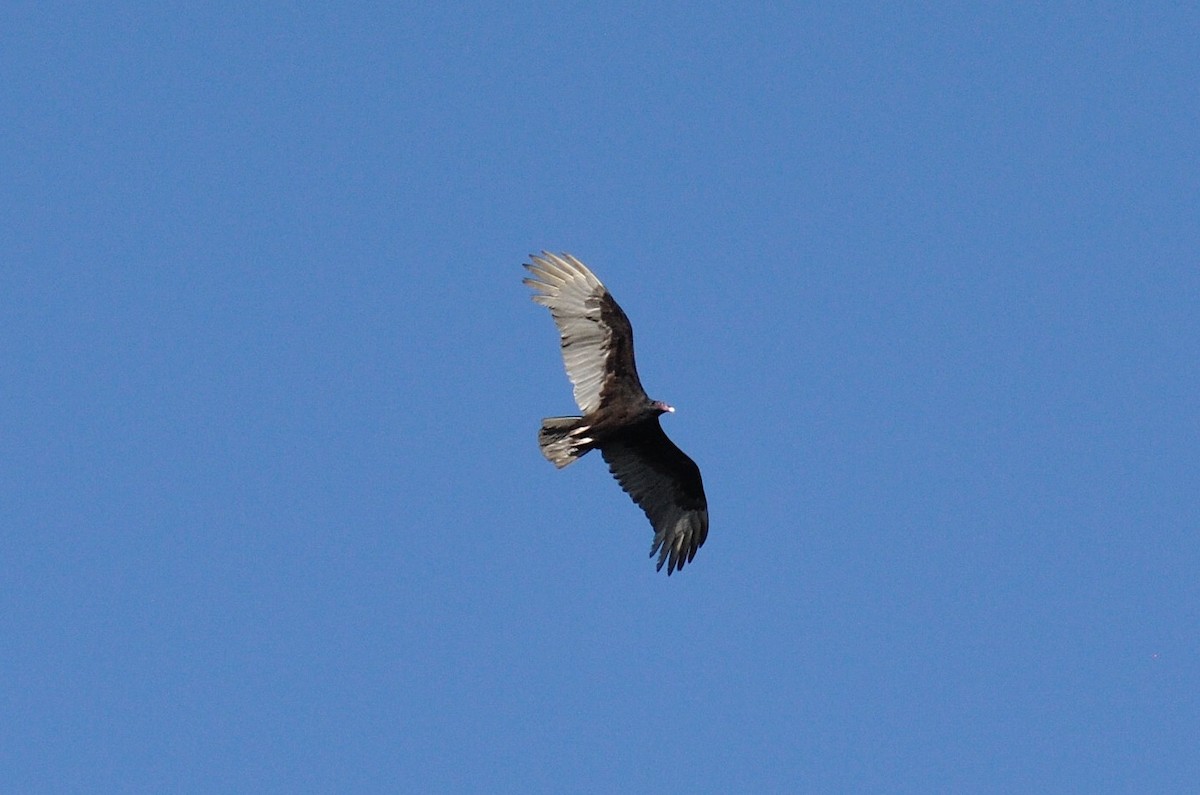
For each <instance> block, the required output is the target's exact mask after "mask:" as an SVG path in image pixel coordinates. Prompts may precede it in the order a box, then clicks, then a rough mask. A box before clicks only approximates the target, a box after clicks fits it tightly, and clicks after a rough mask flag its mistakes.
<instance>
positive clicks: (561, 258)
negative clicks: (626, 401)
mask: <svg viewBox="0 0 1200 795" xmlns="http://www.w3.org/2000/svg"><path fill="white" fill-rule="evenodd" d="M530 260H531V264H529V265H526V266H525V267H526V268H528V269H529V272H530V273H532V274H533V277H532V278H527V279H525V284H528V285H529V286H530V287H532V288H533V289H534V290H537V291H538V292H537V293H536V294H535V295H534V296H533V300H534V301H535V302H537V303H539V304H541V305H542V306H544V307H547V308H548V309H549V310H550V314H551V315H552V316H553V317H554V323H555V324H556V325H557V326H558V332H559V336H560V337H561V338H562V353H563V363H564V364H566V367H567V376H568V377H569V378H570V379H571V383H572V384H574V385H575V402H576V403H578V404H579V409H580V410H581V411H582V412H583V413H584V414H591V413H592V412H593V411H595V410H596V409H598V408H599V407H600V404H601V402H604V401H608V400H610V399H613V398H617V397H624V398H643V399H644V398H645V396H646V393H645V392H644V391H643V390H642V384H641V381H639V380H638V375H637V366H636V365H635V364H634V361H633V329H632V328H631V327H630V325H629V318H627V317H625V313H624V312H622V311H621V307H619V306H617V302H616V301H614V300H613V297H612V296H611V295H609V292H608V290H607V289H605V287H604V285H603V284H601V283H600V280H599V279H597V278H596V277H595V275H594V274H593V273H592V272H591V271H590V270H588V269H587V266H585V265H584V264H583V263H582V262H580V261H579V260H577V259H575V258H574V257H572V256H571V255H570V254H562V255H558V254H551V253H549V252H546V251H543V252H542V255H541V256H540V257H539V256H531V257H530Z"/></svg>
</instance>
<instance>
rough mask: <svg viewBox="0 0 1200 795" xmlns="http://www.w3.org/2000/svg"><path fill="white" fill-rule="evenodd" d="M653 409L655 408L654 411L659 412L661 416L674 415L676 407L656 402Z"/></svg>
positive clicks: (659, 401)
mask: <svg viewBox="0 0 1200 795" xmlns="http://www.w3.org/2000/svg"><path fill="white" fill-rule="evenodd" d="M653 407H654V410H655V411H656V412H658V413H659V414H673V413H674V412H675V407H674V406H668V405H667V404H666V403H663V402H662V401H661V400H656V401H654V404H653Z"/></svg>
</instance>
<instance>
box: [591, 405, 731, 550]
mask: <svg viewBox="0 0 1200 795" xmlns="http://www.w3.org/2000/svg"><path fill="white" fill-rule="evenodd" d="M600 454H601V455H603V456H604V460H605V461H607V462H608V468H609V471H611V472H612V473H613V476H614V477H616V479H617V482H618V483H620V484H621V488H622V489H624V490H625V491H627V492H628V493H629V496H630V497H632V498H633V501H634V502H636V503H637V504H638V505H639V506H640V507H641V509H642V510H643V511H645V512H646V517H647V518H649V519H650V524H651V525H653V527H654V544H653V545H652V546H651V547H650V557H654V554H655V553H658V568H659V569H660V570H661V569H662V567H663V563H664V562H665V563H666V564H667V574H670V573H671V572H673V571H675V569H682V568H683V566H684V564H685V563H689V562H691V560H692V558H694V557H695V556H696V550H698V549H699V548H700V547H701V546H703V544H704V539H706V538H707V537H708V501H707V500H706V499H705V498H704V484H703V482H702V481H701V480H700V468H699V467H697V466H696V462H694V461H693V460H692V459H690V458H688V457H687V455H686V454H685V453H684V452H683V451H682V450H680V449H679V448H678V447H676V446H675V444H674V443H673V442H672V441H671V440H670V439H668V438H667V435H666V434H665V433H663V429H662V426H661V425H659V423H658V418H657V417H655V418H653V419H651V420H647V421H645V422H640V423H638V424H637V425H634V426H632V427H631V428H630V429H629V430H628V431H626V432H624V433H622V434H620V435H619V436H616V437H613V438H611V439H609V440H606V441H605V443H604V445H603V446H602V447H601V448H600Z"/></svg>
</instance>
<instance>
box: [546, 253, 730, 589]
mask: <svg viewBox="0 0 1200 795" xmlns="http://www.w3.org/2000/svg"><path fill="white" fill-rule="evenodd" d="M530 260H531V262H530V263H529V264H527V265H526V266H525V267H526V268H528V269H529V272H530V273H532V274H533V277H532V278H527V279H525V284H527V285H529V286H530V287H532V288H533V289H534V290H536V291H537V292H536V293H535V294H534V296H533V300H534V302H535V303H539V304H541V305H542V306H544V307H546V308H547V309H549V310H550V314H551V315H552V316H553V317H554V323H555V325H557V326H558V331H559V335H560V336H561V337H562V353H563V361H564V363H565V364H566V367H567V376H568V377H569V378H570V379H571V383H572V384H574V385H575V402H576V403H578V404H579V409H580V411H582V412H583V416H582V417H547V418H546V419H544V420H542V429H541V431H540V432H539V433H538V444H539V445H540V446H541V448H542V455H544V456H546V458H547V459H549V460H550V462H551V463H553V464H554V465H555V466H556V467H558V468H559V469H562V468H563V467H565V466H566V465H567V464H570V463H571V462H572V461H574V460H575V459H577V458H579V457H580V456H582V455H583V454H584V453H586V452H587V451H589V450H592V449H596V450H599V451H600V455H602V456H603V457H604V460H605V461H606V462H607V463H608V468H609V471H610V472H612V474H613V476H614V477H615V478H616V479H617V482H618V483H619V484H621V488H622V489H624V490H625V491H626V492H628V493H629V496H630V497H632V498H633V501H634V502H636V503H637V504H638V506H640V507H641V509H642V510H643V511H645V512H646V516H647V518H649V519H650V524H651V525H653V527H654V543H653V545H651V547H650V557H654V555H655V553H658V569H659V570H661V569H662V567H663V563H666V564H667V574H668V575H670V574H671V573H672V572H673V571H675V569H682V568H683V566H684V564H685V563H689V562H690V561H691V560H692V558H693V557H695V556H696V550H697V549H699V548H700V547H701V545H703V544H704V539H705V538H707V537H708V502H707V501H706V500H705V499H704V485H703V483H701V481H700V469H699V467H697V466H696V463H695V462H694V461H692V459H690V458H688V457H687V456H686V455H685V454H684V452H683V451H682V450H680V449H679V448H678V447H676V446H675V445H674V444H673V443H672V442H671V440H670V439H668V438H667V435H666V434H665V433H663V429H662V426H661V425H659V423H658V416H659V415H660V414H662V413H664V412H668V411H675V409H674V408H672V407H671V406H668V405H667V404H666V403H662V402H660V401H657V400H651V399H650V398H649V397H648V396H647V395H646V392H645V391H644V390H643V389H642V383H641V381H639V380H638V374H637V367H636V366H634V361H633V329H632V328H631V327H630V325H629V318H627V317H626V316H625V313H624V312H623V311H621V307H619V306H617V302H616V301H615V300H613V297H612V296H611V295H610V294H609V292H608V290H607V289H605V287H604V285H603V284H601V283H600V280H599V279H597V278H596V277H595V275H593V274H592V272H591V271H590V270H588V269H587V267H586V266H585V265H584V264H583V263H582V262H580V261H579V260H577V259H575V258H574V257H572V256H571V255H570V254H551V253H549V252H547V251H543V252H542V255H541V256H540V257H539V256H533V255H531V256H530Z"/></svg>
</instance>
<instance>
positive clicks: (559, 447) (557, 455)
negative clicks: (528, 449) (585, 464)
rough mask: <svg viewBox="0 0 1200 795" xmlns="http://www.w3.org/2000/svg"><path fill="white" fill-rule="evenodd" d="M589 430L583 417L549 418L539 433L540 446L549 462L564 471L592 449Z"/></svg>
mask: <svg viewBox="0 0 1200 795" xmlns="http://www.w3.org/2000/svg"><path fill="white" fill-rule="evenodd" d="M588 430H589V426H587V425H584V424H583V417H547V418H546V419H544V420H542V428H541V430H540V431H538V446H539V447H541V449H542V455H544V456H546V460H547V461H549V462H550V463H552V464H554V466H556V467H558V468H559V469H562V468H563V467H565V466H566V465H567V464H570V463H572V462H573V461H575V460H576V459H578V458H579V457H580V456H582V455H583V454H584V453H586V452H587V451H588V450H591V449H592V439H591V438H589V437H588V436H587V432H588Z"/></svg>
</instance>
